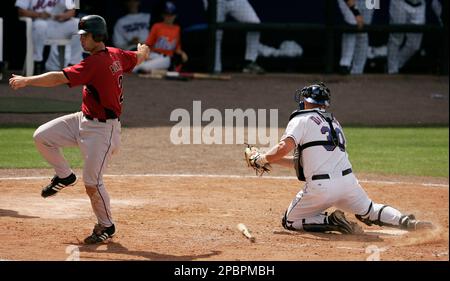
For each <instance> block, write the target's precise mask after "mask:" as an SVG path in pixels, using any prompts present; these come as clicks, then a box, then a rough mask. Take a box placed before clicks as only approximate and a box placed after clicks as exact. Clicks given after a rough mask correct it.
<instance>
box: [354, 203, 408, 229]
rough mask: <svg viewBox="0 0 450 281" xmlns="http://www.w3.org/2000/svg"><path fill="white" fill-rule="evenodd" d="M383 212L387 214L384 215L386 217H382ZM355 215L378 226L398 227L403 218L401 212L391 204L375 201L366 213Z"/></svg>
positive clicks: (368, 223) (369, 224) (367, 223)
mask: <svg viewBox="0 0 450 281" xmlns="http://www.w3.org/2000/svg"><path fill="white" fill-rule="evenodd" d="M383 214H386V215H387V216H386V215H385V216H384V219H383V217H382V215H383ZM355 217H356V218H357V219H358V220H360V221H361V222H363V223H365V224H366V225H368V226H371V225H373V224H375V225H378V226H391V227H397V226H398V225H399V224H400V221H401V219H402V218H403V216H402V215H401V213H400V212H399V211H398V210H396V209H394V208H392V207H391V206H388V205H382V204H376V203H373V202H370V206H369V209H368V210H367V212H366V213H365V214H363V215H358V214H356V215H355ZM387 217H388V218H389V219H387Z"/></svg>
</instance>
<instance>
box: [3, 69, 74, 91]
mask: <svg viewBox="0 0 450 281" xmlns="http://www.w3.org/2000/svg"><path fill="white" fill-rule="evenodd" d="M67 83H69V80H68V79H67V77H66V76H65V75H64V73H63V72H62V71H51V72H47V73H44V74H41V75H35V76H29V77H25V76H20V75H15V74H13V75H12V77H11V78H10V79H9V86H11V88H12V89H14V90H17V89H20V88H24V87H27V86H36V87H55V86H58V85H62V84H67Z"/></svg>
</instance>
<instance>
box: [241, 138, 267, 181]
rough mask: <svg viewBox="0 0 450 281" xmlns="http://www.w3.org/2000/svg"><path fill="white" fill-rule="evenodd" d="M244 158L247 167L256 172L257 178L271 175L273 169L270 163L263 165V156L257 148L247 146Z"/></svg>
mask: <svg viewBox="0 0 450 281" xmlns="http://www.w3.org/2000/svg"><path fill="white" fill-rule="evenodd" d="M244 157H245V161H246V162H247V165H248V166H249V167H252V168H253V169H254V170H255V172H256V175H257V176H262V175H263V174H264V173H269V172H270V170H271V169H272V167H271V166H270V164H269V163H264V164H263V163H261V159H262V155H261V152H259V149H258V148H257V147H254V146H251V145H248V144H247V147H246V148H245V151H244Z"/></svg>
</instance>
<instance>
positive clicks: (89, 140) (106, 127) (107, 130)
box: [79, 118, 120, 229]
mask: <svg viewBox="0 0 450 281" xmlns="http://www.w3.org/2000/svg"><path fill="white" fill-rule="evenodd" d="M80 127H81V130H80V142H79V146H80V149H81V151H82V154H83V157H84V167H83V181H84V184H85V187H86V193H87V194H88V195H89V198H90V200H91V205H92V209H93V211H94V213H95V216H96V217H97V222H98V225H99V226H101V227H103V228H105V229H106V228H109V227H112V226H113V225H114V221H113V218H112V215H111V205H110V198H109V194H108V192H107V190H106V188H105V185H104V182H103V173H104V171H105V169H106V167H107V165H108V162H109V160H110V158H111V155H112V153H113V151H114V150H116V149H117V148H118V145H119V144H118V140H119V139H120V137H119V134H120V123H119V122H118V121H117V120H115V121H114V122H109V121H108V122H107V123H102V122H96V121H92V120H88V119H86V118H83V120H82V122H81V125H80Z"/></svg>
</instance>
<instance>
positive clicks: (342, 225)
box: [328, 210, 358, 234]
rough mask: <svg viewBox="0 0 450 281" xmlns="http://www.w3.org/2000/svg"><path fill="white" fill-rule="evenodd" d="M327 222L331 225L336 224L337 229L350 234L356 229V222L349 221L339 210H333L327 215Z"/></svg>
mask: <svg viewBox="0 0 450 281" xmlns="http://www.w3.org/2000/svg"><path fill="white" fill-rule="evenodd" d="M328 223H329V224H330V225H332V226H336V228H337V231H339V232H341V233H343V234H352V233H355V232H358V231H357V226H358V225H357V224H355V223H352V222H349V221H348V220H347V219H346V218H345V215H344V212H342V211H340V210H336V211H334V212H333V213H332V214H331V215H329V216H328Z"/></svg>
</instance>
